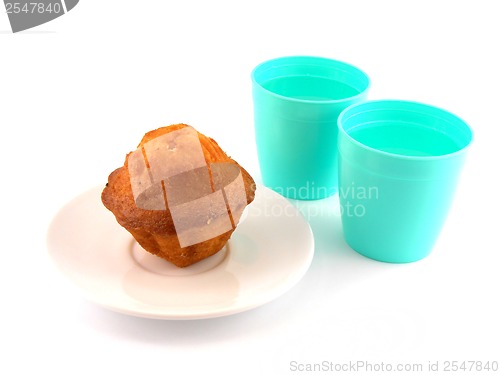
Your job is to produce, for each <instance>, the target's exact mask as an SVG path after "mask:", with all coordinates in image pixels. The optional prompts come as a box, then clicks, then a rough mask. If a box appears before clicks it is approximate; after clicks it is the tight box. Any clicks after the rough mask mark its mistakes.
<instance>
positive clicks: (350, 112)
mask: <svg viewBox="0 0 500 375" xmlns="http://www.w3.org/2000/svg"><path fill="white" fill-rule="evenodd" d="M339 126H340V128H341V130H343V131H345V132H346V133H347V134H348V136H349V137H351V138H352V139H354V140H355V141H357V142H359V143H360V144H362V145H364V146H366V147H368V148H371V149H375V150H378V151H382V152H386V153H390V154H395V155H403V156H410V157H412V156H415V157H432V156H442V155H448V154H452V153H455V152H458V151H460V150H462V149H464V148H465V147H467V146H468V145H469V143H470V142H471V140H472V131H471V130H470V128H469V126H468V125H467V124H466V123H465V122H464V121H463V120H461V119H460V118H458V117H456V116H455V115H453V114H451V113H449V112H447V111H444V110H442V109H439V108H436V107H432V106H428V105H425V104H420V103H414V102H406V101H390V100H387V101H371V102H364V103H361V104H355V105H353V106H351V107H349V108H347V109H346V110H345V111H344V113H342V114H341V116H340V118H339Z"/></svg>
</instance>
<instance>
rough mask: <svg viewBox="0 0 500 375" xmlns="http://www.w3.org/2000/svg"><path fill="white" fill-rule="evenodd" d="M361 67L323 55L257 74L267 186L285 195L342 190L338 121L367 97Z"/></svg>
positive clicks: (274, 63) (258, 129)
mask: <svg viewBox="0 0 500 375" xmlns="http://www.w3.org/2000/svg"><path fill="white" fill-rule="evenodd" d="M369 86H370V81H369V78H368V76H367V75H366V74H365V73H363V72H362V71H361V70H359V69H358V68H356V67H354V66H352V65H349V64H346V63H344V62H340V61H336V60H331V59H327V58H322V57H312V56H291V57H282V58H278V59H273V60H269V61H266V62H264V63H262V64H260V65H258V66H257V67H256V68H255V69H254V70H253V72H252V91H253V101H254V120H255V136H256V143H257V153H258V158H259V165H260V170H261V174H262V182H263V183H264V185H266V186H268V187H270V188H271V189H273V190H275V191H276V192H278V193H280V194H282V195H283V196H285V197H288V198H293V199H304V200H305V199H321V198H325V197H328V196H330V195H332V194H334V193H336V192H337V189H338V154H337V137H338V128H337V119H338V116H339V114H340V113H341V112H342V110H343V109H345V108H346V107H348V106H349V105H351V104H353V103H356V102H359V101H361V100H363V99H365V98H366V95H367V91H368V88H369Z"/></svg>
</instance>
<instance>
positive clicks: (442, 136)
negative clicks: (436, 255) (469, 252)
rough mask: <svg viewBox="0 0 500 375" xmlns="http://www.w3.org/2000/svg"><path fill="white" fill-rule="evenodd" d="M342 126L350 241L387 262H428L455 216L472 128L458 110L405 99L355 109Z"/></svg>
mask: <svg viewBox="0 0 500 375" xmlns="http://www.w3.org/2000/svg"><path fill="white" fill-rule="evenodd" d="M338 126H339V142H338V148H339V184H340V189H339V199H340V206H341V217H342V226H343V230H344V236H345V240H346V242H347V243H348V244H349V246H350V247H352V248H353V249H354V250H356V251H357V252H358V253H360V254H362V255H364V256H366V257H368V258H372V259H375V260H379V261H383V262H390V263H408V262H414V261H417V260H420V259H422V258H424V257H426V256H427V255H428V254H429V253H430V252H431V250H432V248H433V246H434V244H435V242H436V240H437V238H438V236H439V233H440V231H441V228H442V226H443V224H444V221H445V219H446V217H447V214H448V211H449V208H450V205H451V203H452V199H453V195H454V192H455V188H456V186H457V181H458V178H459V174H460V171H461V169H462V165H463V163H464V159H465V156H466V150H467V148H468V146H469V145H470V143H471V141H472V130H471V129H470V128H469V126H468V125H467V124H466V123H465V122H464V121H463V120H461V119H460V118H458V117H457V116H455V115H453V114H451V113H450V112H447V111H445V110H442V109H439V108H436V107H433V106H429V105H425V104H420V103H415V102H408V101H397V100H380V101H367V102H364V103H360V104H354V105H352V106H350V107H349V108H347V109H346V110H345V111H343V112H342V114H341V115H340V116H339V121H338Z"/></svg>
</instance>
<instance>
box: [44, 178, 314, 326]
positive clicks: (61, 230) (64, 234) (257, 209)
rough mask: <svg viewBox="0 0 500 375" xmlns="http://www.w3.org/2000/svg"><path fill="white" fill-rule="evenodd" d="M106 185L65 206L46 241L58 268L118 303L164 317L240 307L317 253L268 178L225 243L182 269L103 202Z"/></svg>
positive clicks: (302, 268) (278, 289)
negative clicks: (147, 246)
mask: <svg viewBox="0 0 500 375" xmlns="http://www.w3.org/2000/svg"><path fill="white" fill-rule="evenodd" d="M101 190H102V188H95V189H92V190H90V191H88V192H86V193H84V194H82V195H80V196H79V197H77V198H75V199H74V200H73V201H71V202H70V203H68V204H67V205H66V206H65V207H63V208H62V209H61V211H59V213H58V214H57V215H56V217H55V218H54V220H53V222H52V224H51V226H50V228H49V232H48V237H47V243H48V249H49V254H50V256H51V258H52V259H53V260H54V262H55V263H56V265H57V266H58V268H59V269H60V270H61V271H62V272H63V273H64V274H65V275H66V276H67V277H68V278H69V279H71V280H72V281H73V282H74V283H76V284H77V285H78V286H79V287H80V288H81V289H82V290H83V292H84V293H85V296H86V297H87V298H88V299H89V300H91V301H93V302H95V303H97V304H99V305H101V306H104V307H106V308H109V309H111V310H114V311H118V312H121V313H125V314H130V315H135V316H141V317H148V318H157V319H201V318H212V317H218V316H224V315H230V314H234V313H238V312H241V311H245V310H249V309H251V308H254V307H257V306H260V305H262V304H265V303H267V302H270V301H271V300H273V299H275V298H277V297H279V296H280V295H282V294H283V293H285V292H286V291H288V290H289V289H290V288H292V287H293V286H294V285H295V284H296V283H297V282H298V281H299V280H300V279H301V278H302V276H303V275H304V274H305V272H306V271H307V269H308V268H309V265H310V263H311V260H312V257H313V253H314V239H313V235H312V231H311V228H310V226H309V224H308V223H307V221H306V220H305V219H304V218H303V217H302V215H301V214H300V213H299V212H298V211H297V209H296V208H295V207H294V206H293V205H292V204H291V203H290V202H288V201H287V200H286V199H285V198H283V197H282V196H280V195H278V194H277V193H275V192H273V191H272V190H270V189H268V188H266V187H264V186H261V185H259V186H258V189H257V194H256V197H255V200H254V202H252V204H251V205H249V206H248V207H247V213H246V217H245V219H244V220H243V221H242V222H240V224H239V225H238V227H237V229H236V230H235V232H234V233H233V235H232V237H231V239H230V240H229V242H228V244H227V245H226V247H225V248H224V249H223V250H221V251H220V252H219V253H217V254H216V255H214V256H212V257H210V258H207V259H205V260H203V261H201V262H199V263H197V264H195V265H192V266H189V267H187V268H182V269H181V268H177V267H175V266H173V265H171V264H170V263H168V262H166V261H164V260H163V259H161V258H158V257H156V256H154V255H151V254H149V253H148V252H146V251H145V250H144V249H142V248H141V247H140V246H139V245H138V244H137V243H136V242H135V240H134V239H133V238H132V236H131V235H130V234H129V233H128V232H127V231H126V230H125V229H124V228H122V227H121V226H120V225H119V224H118V223H117V222H116V220H115V218H114V216H113V214H112V213H111V212H109V211H108V210H107V209H106V208H105V207H104V206H103V205H102V203H101V199H100V195H101Z"/></svg>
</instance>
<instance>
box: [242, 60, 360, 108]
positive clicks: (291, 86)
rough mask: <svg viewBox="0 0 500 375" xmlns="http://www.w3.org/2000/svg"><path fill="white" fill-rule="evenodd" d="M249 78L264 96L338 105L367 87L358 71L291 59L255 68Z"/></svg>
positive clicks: (333, 62)
mask: <svg viewBox="0 0 500 375" xmlns="http://www.w3.org/2000/svg"><path fill="white" fill-rule="evenodd" d="M252 78H253V80H254V82H255V83H257V84H258V85H260V86H261V87H262V88H263V89H265V90H267V91H268V92H270V93H272V94H275V95H278V96H283V97H286V98H289V99H296V100H307V101H341V100H346V99H350V98H353V97H355V96H357V95H360V94H361V93H363V92H364V91H366V90H367V89H368V87H369V79H368V76H367V75H366V74H365V73H363V72H362V71H361V70H359V69H358V68H356V67H354V66H352V65H349V64H346V63H343V62H340V61H336V60H331V59H326V58H320V57H309V56H292V57H284V58H279V59H274V60H270V61H267V62H264V63H262V64H261V65H259V66H257V67H256V68H255V69H254V71H253V73H252Z"/></svg>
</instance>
